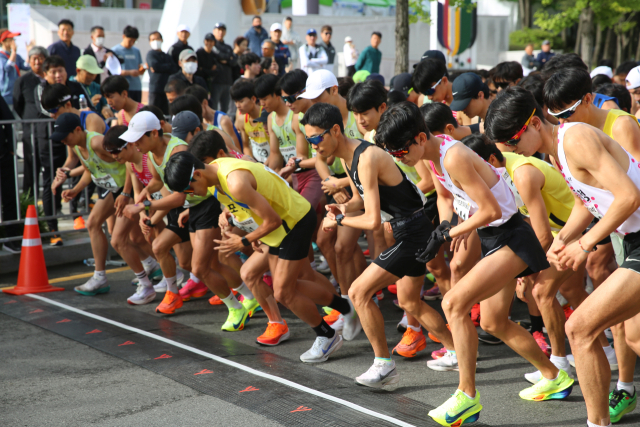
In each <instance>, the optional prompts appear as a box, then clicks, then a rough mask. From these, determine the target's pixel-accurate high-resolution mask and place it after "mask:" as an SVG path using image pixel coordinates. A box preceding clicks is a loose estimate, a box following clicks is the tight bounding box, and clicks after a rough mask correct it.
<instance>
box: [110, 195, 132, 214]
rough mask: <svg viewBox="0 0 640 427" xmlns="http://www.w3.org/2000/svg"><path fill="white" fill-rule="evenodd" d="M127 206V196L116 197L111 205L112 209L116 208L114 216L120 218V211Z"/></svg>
mask: <svg viewBox="0 0 640 427" xmlns="http://www.w3.org/2000/svg"><path fill="white" fill-rule="evenodd" d="M128 204H129V198H128V197H127V196H123V195H122V194H121V195H119V196H118V197H116V200H115V202H114V203H113V207H114V208H116V216H117V217H118V218H121V217H122V211H123V210H124V208H125V207H126V206H127V205H128Z"/></svg>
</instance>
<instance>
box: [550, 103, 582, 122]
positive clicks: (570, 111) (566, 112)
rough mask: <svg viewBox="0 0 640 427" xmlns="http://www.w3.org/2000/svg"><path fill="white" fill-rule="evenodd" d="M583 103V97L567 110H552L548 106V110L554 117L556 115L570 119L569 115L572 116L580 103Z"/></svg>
mask: <svg viewBox="0 0 640 427" xmlns="http://www.w3.org/2000/svg"><path fill="white" fill-rule="evenodd" d="M581 103H582V99H580V100H579V101H578V102H576V103H575V104H573V105H572V106H571V107H569V108H567V109H566V110H563V111H560V112H559V113H554V112H552V111H551V109H550V108H548V109H547V111H548V112H549V114H551V115H552V116H553V117H555V118H557V119H568V118H569V117H571V116H572V115H573V113H575V112H576V109H577V108H578V105H580V104H581Z"/></svg>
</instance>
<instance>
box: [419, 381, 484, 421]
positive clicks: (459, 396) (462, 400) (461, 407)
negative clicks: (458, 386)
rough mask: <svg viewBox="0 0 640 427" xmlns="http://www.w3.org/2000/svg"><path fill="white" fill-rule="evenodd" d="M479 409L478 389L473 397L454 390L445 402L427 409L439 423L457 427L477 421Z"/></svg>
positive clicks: (480, 407) (480, 406) (480, 408)
mask: <svg viewBox="0 0 640 427" xmlns="http://www.w3.org/2000/svg"><path fill="white" fill-rule="evenodd" d="M481 410H482V405H481V404H480V393H479V392H478V390H476V397H475V398H473V399H471V398H469V397H467V395H466V394H464V393H463V392H462V391H461V390H456V392H455V393H454V394H453V395H451V397H450V398H449V399H448V400H447V401H446V402H444V403H443V404H442V405H440V406H438V407H437V408H435V409H432V410H431V411H429V416H430V417H431V418H433V420H434V421H435V422H437V423H438V424H440V425H443V426H446V427H451V426H454V427H458V426H461V425H462V424H468V423H473V422H476V421H478V418H480V411H481Z"/></svg>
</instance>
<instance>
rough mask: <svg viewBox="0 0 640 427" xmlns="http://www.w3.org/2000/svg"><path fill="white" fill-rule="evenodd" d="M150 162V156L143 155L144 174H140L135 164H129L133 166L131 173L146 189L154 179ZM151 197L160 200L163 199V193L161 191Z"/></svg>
mask: <svg viewBox="0 0 640 427" xmlns="http://www.w3.org/2000/svg"><path fill="white" fill-rule="evenodd" d="M148 160H149V155H148V154H143V155H142V172H139V171H138V169H136V167H135V165H134V164H133V163H129V164H130V165H131V171H132V172H133V173H134V175H135V176H136V178H137V179H138V181H140V183H141V184H142V186H143V187H146V186H147V185H149V182H151V180H152V179H153V175H152V174H151V171H150V170H149V164H148V163H147V162H148ZM151 197H153V198H154V199H155V200H160V199H161V198H162V193H160V192H159V191H156V192H155V193H153V194H152V195H151Z"/></svg>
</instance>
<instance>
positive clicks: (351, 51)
mask: <svg viewBox="0 0 640 427" xmlns="http://www.w3.org/2000/svg"><path fill="white" fill-rule="evenodd" d="M342 53H343V55H344V65H345V67H347V75H348V76H349V77H353V75H354V74H355V73H356V62H357V61H358V50H357V49H356V46H355V45H354V44H353V39H352V38H351V37H350V36H347V37H345V38H344V47H343V48H342Z"/></svg>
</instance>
